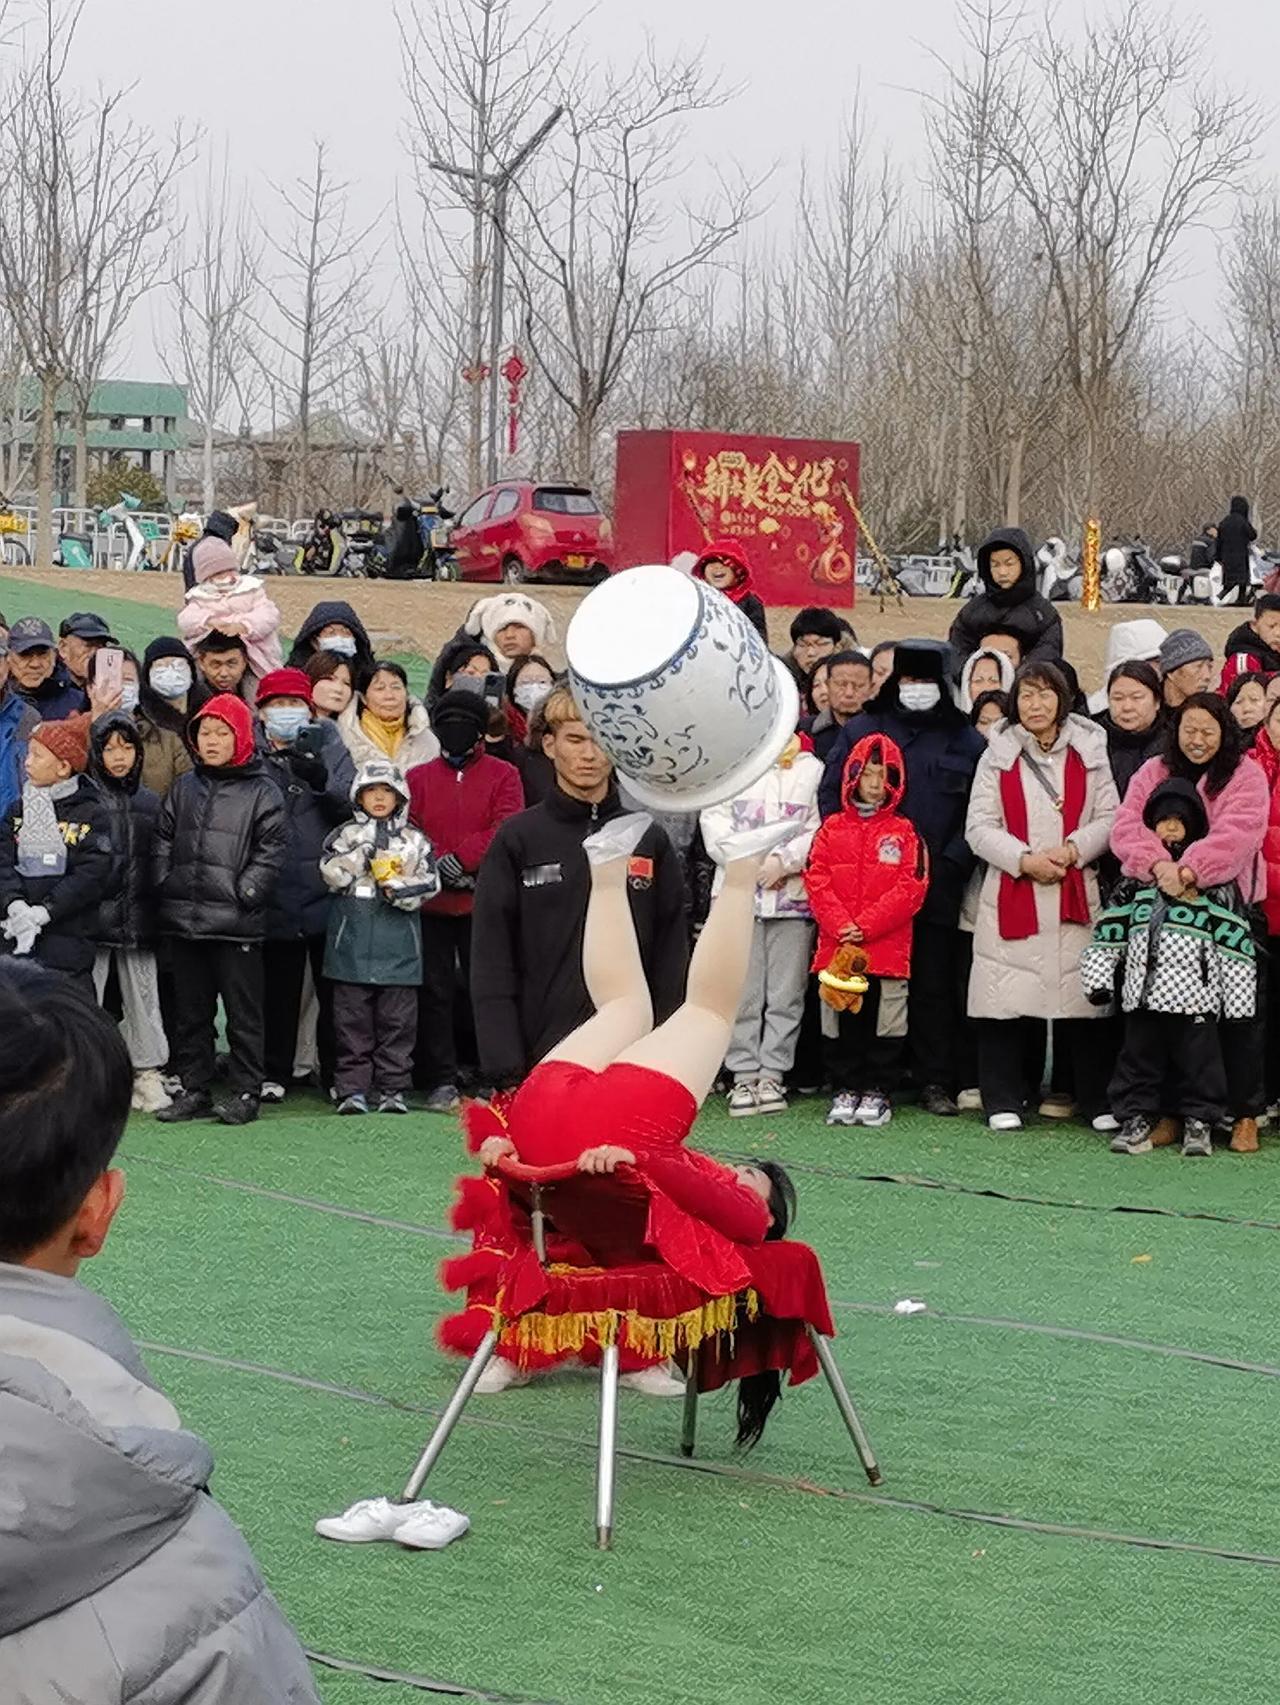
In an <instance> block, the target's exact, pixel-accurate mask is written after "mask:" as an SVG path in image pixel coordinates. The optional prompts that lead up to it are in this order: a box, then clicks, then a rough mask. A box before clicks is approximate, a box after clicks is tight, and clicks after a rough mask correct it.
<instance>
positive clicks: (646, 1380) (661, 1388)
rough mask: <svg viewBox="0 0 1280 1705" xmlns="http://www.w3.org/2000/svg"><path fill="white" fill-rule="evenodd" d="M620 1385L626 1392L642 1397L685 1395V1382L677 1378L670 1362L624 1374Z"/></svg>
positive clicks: (619, 1382)
mask: <svg viewBox="0 0 1280 1705" xmlns="http://www.w3.org/2000/svg"><path fill="white" fill-rule="evenodd" d="M618 1384H619V1385H620V1386H622V1388H623V1389H624V1390H626V1391H638V1392H639V1393H640V1394H641V1396H642V1397H683V1396H684V1394H685V1384H684V1381H683V1380H682V1379H677V1378H676V1376H675V1374H674V1373H673V1372H672V1371H671V1363H670V1362H659V1363H658V1365H657V1366H656V1367H652V1368H639V1369H637V1371H636V1372H635V1373H624V1374H623V1376H622V1378H621V1379H620V1380H619V1381H618Z"/></svg>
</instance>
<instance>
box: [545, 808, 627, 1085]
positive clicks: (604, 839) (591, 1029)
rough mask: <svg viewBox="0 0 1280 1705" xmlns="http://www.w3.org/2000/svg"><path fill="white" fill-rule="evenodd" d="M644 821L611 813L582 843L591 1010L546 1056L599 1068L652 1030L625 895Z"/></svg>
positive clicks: (584, 958) (586, 973)
mask: <svg viewBox="0 0 1280 1705" xmlns="http://www.w3.org/2000/svg"><path fill="white" fill-rule="evenodd" d="M649 823H650V819H649V818H648V817H642V816H641V815H639V814H637V815H635V816H631V817H625V818H624V817H615V818H614V819H613V820H612V822H610V823H608V824H606V825H605V828H604V830H601V831H599V832H598V833H597V835H594V836H592V837H591V838H590V840H589V841H588V842H587V843H586V851H587V857H588V859H589V860H590V861H591V898H590V900H589V901H588V903H587V921H586V926H585V928H584V931H583V937H582V973H583V977H584V979H585V981H586V985H587V993H588V994H589V995H590V996H591V999H592V1003H593V1004H594V1006H595V1009H596V1010H595V1013H594V1015H593V1016H592V1017H591V1018H589V1019H588V1020H587V1021H586V1023H585V1024H580V1025H579V1026H578V1028H577V1029H576V1030H574V1031H571V1032H570V1034H569V1035H568V1036H566V1037H565V1039H564V1041H563V1042H561V1043H559V1044H558V1045H557V1046H556V1047H554V1048H553V1049H552V1050H551V1052H550V1053H549V1054H547V1055H546V1056H545V1058H546V1059H547V1060H559V1061H564V1062H567V1063H568V1064H570V1065H575V1066H586V1067H588V1068H589V1069H590V1070H591V1071H597V1072H598V1071H603V1070H604V1068H605V1067H606V1066H607V1065H609V1064H610V1063H611V1062H612V1061H613V1060H615V1059H617V1057H618V1055H619V1054H620V1053H622V1051H623V1050H624V1049H626V1048H629V1047H630V1046H631V1044H632V1043H633V1042H636V1041H637V1040H638V1039H639V1038H640V1037H642V1036H647V1035H648V1034H649V1032H650V1031H651V1030H652V1029H653V1002H652V1000H651V999H650V996H649V985H648V982H647V980H646V978H645V974H644V965H643V964H642V962H641V959H640V944H639V942H638V941H637V940H636V931H635V924H634V922H633V920H632V917H631V904H630V901H629V900H628V898H627V867H628V861H629V859H630V857H631V854H632V853H633V852H634V851H635V848H636V846H637V845H638V843H639V841H640V838H641V836H642V835H643V834H644V832H645V830H646V829H647V828H648V827H649ZM628 843H629V844H628ZM615 849H620V850H615ZM610 853H612V854H613V856H609V855H610Z"/></svg>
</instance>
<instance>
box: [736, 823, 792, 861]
mask: <svg viewBox="0 0 1280 1705" xmlns="http://www.w3.org/2000/svg"><path fill="white" fill-rule="evenodd" d="M799 832H800V825H799V823H798V822H797V820H796V819H795V818H794V817H776V818H774V820H773V822H771V823H758V824H757V825H756V826H755V827H754V828H752V829H739V830H737V831H736V833H734V834H732V835H726V836H725V838H724V840H723V841H722V842H721V849H722V851H723V853H724V862H725V863H726V864H733V863H735V862H736V861H737V860H738V859H740V858H753V859H761V858H763V857H764V856H765V854H766V853H771V852H772V851H773V849H774V848H775V847H777V846H781V845H782V843H783V841H789V840H791V839H792V837H793V836H795V835H797V834H798V833H799Z"/></svg>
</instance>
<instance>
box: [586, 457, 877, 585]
mask: <svg viewBox="0 0 1280 1705" xmlns="http://www.w3.org/2000/svg"><path fill="white" fill-rule="evenodd" d="M857 501H858V446H857V445H856V444H840V443H829V442H825V441H822V440H818V439H809V438H747V437H741V436H738V435H735V434H733V433H725V432H620V433H619V434H618V468H617V484H616V498H615V505H616V533H617V540H618V566H619V567H620V568H634V567H636V566H637V564H639V563H645V562H670V561H671V559H672V557H674V556H676V555H678V554H679V552H681V551H697V552H698V553H699V554H701V552H702V550H703V548H704V546H705V545H706V544H707V543H708V542H709V541H710V540H712V539H717V538H724V537H730V538H735V539H740V540H741V541H742V542H743V545H744V546H745V548H746V552H747V555H748V557H749V558H750V561H751V569H752V575H753V578H754V581H755V589H756V591H757V592H758V593H759V594H760V596H761V597H762V598H763V599H764V601H765V603H766V604H828V605H830V606H832V607H833V608H836V609H848V608H850V607H851V606H852V604H853V577H854V564H855V559H856V552H857V536H858V529H857V522H856V520H855V518H854V505H855V504H856V503H857Z"/></svg>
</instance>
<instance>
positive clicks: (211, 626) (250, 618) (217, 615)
mask: <svg viewBox="0 0 1280 1705" xmlns="http://www.w3.org/2000/svg"><path fill="white" fill-rule="evenodd" d="M191 560H192V563H193V565H194V568H195V577H196V578H195V585H194V586H193V587H192V588H191V590H190V591H189V592H188V593H187V596H186V600H185V602H184V603H183V606H182V608H181V609H180V610H179V611H178V632H179V633H180V634H181V635H182V637H183V639H184V640H185V641H186V643H187V645H188V646H194V645H196V644H197V643H198V642H199V641H200V640H202V639H204V638H205V637H206V636H207V635H208V634H211V633H223V634H237V635H239V637H240V638H241V639H242V640H243V641H244V644H245V650H246V651H247V652H248V654H249V667H250V669H251V670H252V671H253V674H254V675H255V677H256V678H257V679H258V680H261V679H262V677H263V676H264V675H268V674H270V672H271V671H272V670H273V669H279V668H281V667H282V665H283V662H284V658H283V656H282V654H281V651H280V612H279V610H278V609H277V608H276V606H275V604H274V603H272V601H271V599H270V598H269V597H268V596H267V593H266V589H265V588H264V586H263V584H262V582H261V580H259V579H258V577H257V576H256V575H253V574H242V573H241V572H240V564H239V562H238V560H237V558H236V554H235V552H234V551H233V550H232V548H231V546H230V545H228V544H225V543H224V542H223V541H222V540H221V539H214V538H206V539H201V540H200V542H199V544H198V545H196V547H195V548H194V550H193V551H192V553H191Z"/></svg>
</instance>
